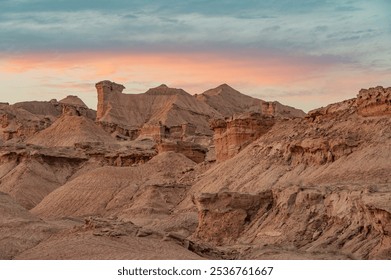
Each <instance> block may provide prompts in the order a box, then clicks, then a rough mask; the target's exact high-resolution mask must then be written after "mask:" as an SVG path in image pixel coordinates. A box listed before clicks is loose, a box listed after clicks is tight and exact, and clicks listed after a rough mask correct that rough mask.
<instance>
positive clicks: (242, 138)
mask: <svg viewBox="0 0 391 280" xmlns="http://www.w3.org/2000/svg"><path fill="white" fill-rule="evenodd" d="M274 123H275V118H273V117H269V116H264V115H262V114H260V113H252V114H244V115H240V116H233V117H231V118H229V119H226V120H214V121H212V122H211V127H212V128H213V130H214V143H215V149H216V159H217V160H218V161H224V160H226V159H229V158H231V157H233V156H234V155H236V154H237V153H239V152H240V151H241V150H242V149H243V148H245V147H246V146H247V145H248V144H250V143H251V142H253V141H254V140H255V139H257V138H259V137H260V136H261V135H263V134H265V133H266V132H267V131H268V130H269V129H270V128H271V127H272V126H273V125H274Z"/></svg>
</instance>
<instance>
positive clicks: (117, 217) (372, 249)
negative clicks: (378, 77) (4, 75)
mask: <svg viewBox="0 0 391 280" xmlns="http://www.w3.org/2000/svg"><path fill="white" fill-rule="evenodd" d="M96 89H97V92H98V111H97V112H95V111H93V110H91V109H89V108H88V107H87V106H86V105H85V104H84V103H83V101H82V100H81V99H79V98H78V97H76V96H68V97H66V98H64V99H62V100H60V101H57V100H51V101H49V102H38V101H32V102H21V103H17V104H14V105H10V104H7V103H2V104H0V117H1V119H0V120H1V127H0V136H1V140H0V248H1V250H0V258H1V259H140V258H142V259H391V237H390V232H391V208H390V205H391V191H390V186H391V177H390V170H391V161H390V158H391V123H390V122H391V118H390V115H391V114H390V107H391V106H390V88H388V89H384V88H382V87H376V88H370V89H368V90H361V91H360V92H359V94H358V95H357V97H356V98H353V99H350V100H346V101H342V102H339V103H335V104H331V105H328V106H326V107H323V108H319V109H315V110H312V111H310V112H309V113H308V114H307V115H306V114H304V113H303V112H302V111H300V110H297V109H294V108H291V107H289V106H285V105H282V104H280V103H278V102H277V101H273V102H268V101H263V100H260V99H256V98H253V97H249V96H246V95H244V94H241V93H240V92H238V91H236V90H234V89H233V88H231V87H229V86H228V85H226V84H224V85H221V86H219V87H217V88H214V89H211V90H208V91H206V92H204V93H202V94H199V95H195V96H192V95H190V94H188V93H186V92H185V91H184V90H182V89H174V88H169V87H167V86H166V85H161V86H159V87H156V88H152V89H150V90H148V91H147V92H145V93H143V94H124V93H122V91H123V90H124V87H123V86H122V85H119V84H116V83H113V82H110V81H103V82H99V83H97V84H96Z"/></svg>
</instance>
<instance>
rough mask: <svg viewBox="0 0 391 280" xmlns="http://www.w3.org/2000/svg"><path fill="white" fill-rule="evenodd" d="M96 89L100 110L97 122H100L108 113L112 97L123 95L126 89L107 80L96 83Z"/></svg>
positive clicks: (97, 114)
mask: <svg viewBox="0 0 391 280" xmlns="http://www.w3.org/2000/svg"><path fill="white" fill-rule="evenodd" d="M95 88H96V90H97V93H98V110H97V113H96V120H97V121H99V120H100V119H101V118H102V117H103V116H104V115H105V113H106V110H107V105H108V100H109V99H110V96H112V95H113V94H116V93H122V91H123V90H124V89H125V87H124V86H123V85H120V84H117V83H114V82H111V81H107V80H106V81H101V82H98V83H96V84H95Z"/></svg>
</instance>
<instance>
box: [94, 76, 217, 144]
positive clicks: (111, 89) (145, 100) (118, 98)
mask: <svg viewBox="0 0 391 280" xmlns="http://www.w3.org/2000/svg"><path fill="white" fill-rule="evenodd" d="M96 88H97V91H98V113H97V121H98V122H99V123H100V124H101V125H102V126H103V127H104V128H105V129H106V130H108V131H110V132H111V133H113V132H117V133H119V134H121V135H123V136H126V137H129V138H130V139H134V138H135V137H138V136H140V135H141V136H142V135H143V134H144V133H145V134H144V135H151V134H152V136H153V137H156V138H161V137H169V136H170V135H171V134H172V132H171V130H173V131H174V134H175V130H176V129H175V128H176V127H177V128H179V129H180V130H181V132H180V133H181V134H184V133H186V132H187V130H186V129H182V128H183V126H186V125H188V126H194V127H195V129H193V130H192V131H191V132H192V133H197V134H201V135H212V131H211V130H210V129H209V124H208V120H209V119H210V118H212V117H217V116H219V113H218V112H216V111H215V110H213V109H212V108H210V107H209V106H208V105H207V104H205V103H204V102H201V101H198V100H197V99H196V98H194V97H193V96H191V95H190V94H188V93H187V92H185V91H184V90H182V89H174V88H169V87H167V86H166V85H161V86H159V87H157V88H152V89H149V90H148V91H147V92H146V93H144V94H123V93H122V90H123V89H124V87H123V86H122V85H118V84H116V83H112V82H110V81H103V82H99V83H97V84H96ZM143 127H144V128H143ZM194 130H195V131H194Z"/></svg>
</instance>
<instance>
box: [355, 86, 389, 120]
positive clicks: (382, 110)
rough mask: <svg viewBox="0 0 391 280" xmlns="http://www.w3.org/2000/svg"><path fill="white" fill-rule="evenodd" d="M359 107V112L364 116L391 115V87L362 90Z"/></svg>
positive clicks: (358, 99) (359, 95) (358, 96)
mask: <svg viewBox="0 0 391 280" xmlns="http://www.w3.org/2000/svg"><path fill="white" fill-rule="evenodd" d="M357 107H358V113H359V114H360V115H361V116H364V117H369V116H383V115H391V87H389V88H383V87H375V88H370V89H362V90H360V93H359V94H358V95H357Z"/></svg>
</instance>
